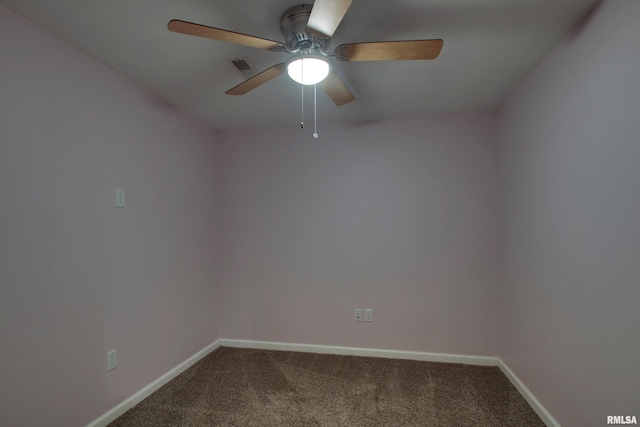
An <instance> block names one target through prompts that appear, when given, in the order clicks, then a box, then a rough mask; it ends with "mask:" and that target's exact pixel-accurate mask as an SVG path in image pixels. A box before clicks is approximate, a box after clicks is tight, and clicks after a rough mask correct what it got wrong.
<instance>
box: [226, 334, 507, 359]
mask: <svg viewBox="0 0 640 427" xmlns="http://www.w3.org/2000/svg"><path fill="white" fill-rule="evenodd" d="M220 346H221V347H236V348H255V349H261V350H284V351H299V352H303V353H322V354H339V355H343V356H367V357H384V358H388V359H409V360H422V361H425V362H443V363H462V364H465V365H480V366H498V358H497V357H488V356H468V355H460V354H446V353H424V352H420V351H401V350H376V349H370V348H356V347H339V346H329V345H314V344H293V343H283V342H272V341H252V340H234V339H227V338H220Z"/></svg>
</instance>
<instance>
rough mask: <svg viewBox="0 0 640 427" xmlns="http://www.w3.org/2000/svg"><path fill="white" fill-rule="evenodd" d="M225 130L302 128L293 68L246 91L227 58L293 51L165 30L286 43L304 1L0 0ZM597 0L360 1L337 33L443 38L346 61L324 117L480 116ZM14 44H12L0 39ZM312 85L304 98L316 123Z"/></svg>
mask: <svg viewBox="0 0 640 427" xmlns="http://www.w3.org/2000/svg"><path fill="white" fill-rule="evenodd" d="M0 3H2V4H4V5H6V6H7V7H9V8H10V9H12V10H13V11H15V12H16V13H18V14H20V15H22V16H23V17H25V18H26V19H28V20H30V21H32V22H34V23H36V24H38V25H40V26H41V27H44V28H45V29H47V30H48V31H50V32H51V33H53V34H55V35H56V36H58V37H60V38H61V39H62V40H64V41H66V42H67V43H69V44H71V45H73V46H76V47H77V48H79V49H80V50H82V51H84V52H86V53H87V54H89V55H90V56H92V57H94V58H97V59H98V60H100V61H102V62H103V63H104V64H106V65H108V66H110V67H111V68H114V69H116V70H118V71H119V72H121V73H122V74H124V75H126V76H128V77H130V78H131V79H132V80H134V81H136V82H138V83H139V84H141V85H142V86H144V87H146V88H148V89H149V90H151V91H152V92H154V93H156V94H157V95H158V96H160V97H162V98H164V99H166V100H167V101H169V102H170V103H172V104H174V105H176V106H178V107H179V108H181V109H183V110H185V111H187V112H189V113H190V114H192V115H193V116H195V117H198V118H200V119H201V120H203V121H205V122H207V123H209V124H210V125H212V126H213V127H215V128H217V129H236V128H244V127H254V126H263V125H276V124H277V125H282V124H290V125H292V126H299V122H300V115H301V113H300V86H299V85H297V84H296V83H294V82H293V81H291V80H290V79H289V78H288V77H287V76H286V74H285V75H282V76H280V77H278V78H277V79H275V80H273V81H271V82H268V83H266V84H265V85H263V86H261V87H259V88H257V89H255V90H253V91H251V92H249V93H248V94H246V95H244V96H230V95H226V94H225V91H226V90H227V89H230V88H231V87H233V86H235V85H237V84H239V83H240V82H242V81H243V79H244V78H243V77H242V75H241V74H240V73H239V72H238V71H237V70H236V69H235V68H234V67H233V65H231V63H230V62H229V60H230V59H234V58H237V57H246V58H248V59H249V61H250V63H251V65H252V66H253V67H254V68H255V69H256V71H261V70H263V69H266V68H268V67H270V66H272V65H274V64H276V63H279V62H283V61H284V60H286V58H288V56H289V55H288V54H286V53H274V52H270V51H264V50H260V49H254V48H250V47H245V46H239V45H235V44H231V43H225V42H220V41H215V40H210V39H205V38H200V37H193V36H187V35H183V34H177V33H173V32H170V31H168V30H167V23H168V22H169V20H171V19H181V20H184V21H190V22H195V23H199V24H203V25H208V26H213V27H218V28H223V29H227V30H231V31H236V32H241V33H246V34H251V35H255V36H259V37H264V38H268V39H272V40H278V41H284V39H283V36H282V34H281V33H280V16H281V15H282V13H283V12H284V11H285V10H286V9H287V8H289V7H291V6H294V5H296V4H300V3H312V0H310V1H307V2H305V1H300V0H255V1H249V0H218V1H216V0H180V1H178V0H0ZM594 3H596V0H485V1H480V0H396V1H394V2H391V1H389V0H354V1H353V4H352V6H351V8H350V9H349V11H348V12H347V14H346V16H345V17H344V19H343V21H342V23H341V24H340V26H339V27H338V30H337V31H336V33H335V34H334V37H333V40H332V47H335V46H338V45H339V44H341V43H348V42H365V41H387V40H410V39H433V38H441V39H443V40H444V48H443V50H442V53H441V54H440V57H439V58H437V59H436V60H433V61H393V62H352V63H346V62H339V61H334V65H335V67H336V69H337V71H338V73H339V74H340V75H341V76H342V78H343V80H344V81H345V82H346V83H347V85H348V86H349V88H350V89H351V91H352V92H353V94H354V95H355V96H356V100H355V101H354V102H352V103H350V104H347V105H344V106H341V107H337V106H335V105H334V104H333V103H332V102H331V100H330V99H329V98H328V97H327V95H326V94H325V93H324V92H322V91H321V90H320V89H319V90H318V120H319V122H320V123H322V122H330V121H361V120H379V119H388V118H397V117H406V116H421V115H426V114H433V113H448V112H459V111H477V110H486V109H493V108H495V107H497V106H499V105H500V103H501V102H502V101H503V100H504V99H505V97H506V96H507V95H508V94H509V92H510V91H511V90H512V89H513V88H514V87H515V86H516V85H517V84H518V83H519V82H520V81H522V80H523V79H524V77H525V76H526V75H527V74H528V73H529V72H530V71H531V70H532V69H533V68H534V67H535V66H536V65H537V64H538V63H539V62H540V61H541V60H542V58H544V56H545V55H546V54H547V53H548V52H549V51H550V50H551V49H552V48H553V47H554V46H555V45H556V44H557V43H558V42H559V41H560V39H561V38H562V37H563V35H565V34H566V33H567V32H568V31H569V30H570V29H571V27H572V26H573V25H574V24H575V23H576V22H577V21H578V20H579V19H580V18H581V17H582V16H583V15H584V14H585V13H586V12H587V11H588V10H589V9H590V8H591V7H592V6H593V5H594ZM3 42H4V43H6V42H7V41H6V40H5V41H3ZM312 90H313V89H311V88H307V91H306V93H305V99H306V102H305V112H306V121H307V123H310V122H311V121H312V117H313V116H312V113H311V111H312V110H311V106H312V104H311V100H312V96H313V92H312Z"/></svg>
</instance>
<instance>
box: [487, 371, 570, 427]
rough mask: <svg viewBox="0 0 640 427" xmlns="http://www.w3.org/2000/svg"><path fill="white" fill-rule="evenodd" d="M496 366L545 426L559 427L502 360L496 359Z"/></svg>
mask: <svg viewBox="0 0 640 427" xmlns="http://www.w3.org/2000/svg"><path fill="white" fill-rule="evenodd" d="M498 366H499V367H500V370H501V371H502V372H503V373H504V375H505V376H506V377H507V378H508V379H509V381H511V384H513V386H514V387H515V388H516V389H517V390H518V391H519V392H520V394H521V395H522V397H524V399H525V400H526V401H527V403H528V404H529V406H531V407H532V408H533V410H534V411H535V412H536V414H538V416H539V417H540V419H541V420H542V421H543V422H544V423H545V424H546V425H547V427H560V423H558V422H557V421H556V420H555V418H553V416H551V414H550V413H549V411H547V410H546V409H545V407H544V406H542V403H540V401H539V400H538V399H536V397H535V396H534V395H533V393H531V391H529V389H528V388H527V386H525V385H524V383H523V382H522V381H520V378H518V377H517V376H516V374H515V373H513V371H512V370H511V369H509V367H508V366H507V365H506V364H505V363H504V362H503V361H502V359H498Z"/></svg>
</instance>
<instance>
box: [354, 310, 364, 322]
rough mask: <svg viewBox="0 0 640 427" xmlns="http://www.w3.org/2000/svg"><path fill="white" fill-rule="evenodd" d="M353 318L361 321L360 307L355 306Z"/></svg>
mask: <svg viewBox="0 0 640 427" xmlns="http://www.w3.org/2000/svg"><path fill="white" fill-rule="evenodd" d="M353 320H355V321H356V322H362V309H361V308H356V309H355V312H354V315H353Z"/></svg>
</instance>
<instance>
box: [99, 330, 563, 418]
mask: <svg viewBox="0 0 640 427" xmlns="http://www.w3.org/2000/svg"><path fill="white" fill-rule="evenodd" d="M218 347H235V348H254V349H261V350H282V351H299V352H303V353H320V354H337V355H343V356H366V357H384V358H390V359H408V360H420V361H425V362H442V363H462V364H465V365H478V366H498V367H499V368H500V370H501V371H502V372H503V373H504V375H505V376H506V377H507V378H508V379H509V381H511V383H512V384H513V386H514V387H515V388H516V389H517V390H518V391H519V392H520V394H521V395H522V397H524V399H525V400H526V401H527V403H528V404H529V405H530V406H531V407H532V408H533V410H534V411H535V412H536V414H538V416H539V417H540V418H541V419H542V421H543V422H544V423H545V424H546V425H547V426H548V427H561V426H560V424H559V423H558V422H557V421H556V420H555V419H554V418H553V416H552V415H551V414H550V413H549V411H547V410H546V409H545V408H544V406H542V404H541V403H540V401H539V400H538V399H536V397H535V396H534V395H533V394H532V393H531V391H529V389H528V388H527V387H526V386H525V385H524V384H523V383H522V381H520V379H519V378H518V377H517V376H516V374H514V373H513V371H512V370H511V369H509V367H508V366H507V365H506V364H505V363H504V362H503V361H502V359H500V358H498V357H490V356H470V355H460V354H447V353H427V352H420V351H402V350H378V349H371V348H357V347H341V346H329V345H314V344H295V343H283V342H273V341H254V340H236V339H228V338H220V339H218V340H216V341H215V342H213V343H211V344H209V345H208V346H207V347H205V348H203V349H202V350H200V351H199V352H197V353H196V354H194V355H193V356H191V357H190V358H188V359H187V360H185V361H184V362H182V363H181V364H179V365H178V366H176V367H175V368H173V369H171V370H170V371H169V372H167V373H166V374H164V375H162V376H161V377H160V378H158V379H157V380H155V381H153V382H152V383H151V384H149V385H147V386H146V387H144V388H143V389H142V390H140V391H138V392H137V393H135V394H134V395H132V396H130V397H129V398H128V399H126V400H125V401H124V402H122V403H120V404H119V405H117V406H116V407H114V408H113V409H111V410H109V411H107V412H106V413H105V414H103V415H102V416H101V417H99V418H97V419H96V420H95V421H93V422H91V423H89V424H88V425H87V427H105V426H107V425H108V424H109V423H111V422H112V421H114V420H115V419H116V418H118V417H119V416H120V415H122V414H124V413H125V412H127V411H128V410H129V409H131V408H133V407H134V406H135V405H137V404H138V403H140V402H141V401H142V400H144V399H146V398H147V397H149V396H150V395H151V394H152V393H153V392H155V391H156V390H158V389H159V388H160V387H162V386H163V385H165V384H166V383H168V382H169V381H171V380H172V379H174V378H175V377H177V376H178V375H180V374H181V373H182V372H184V371H185V370H187V368H189V367H191V366H192V365H193V364H195V363H196V362H197V361H199V360H200V359H202V358H203V357H204V356H206V355H207V354H209V353H211V352H212V351H214V350H215V349H217V348H218Z"/></svg>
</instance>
